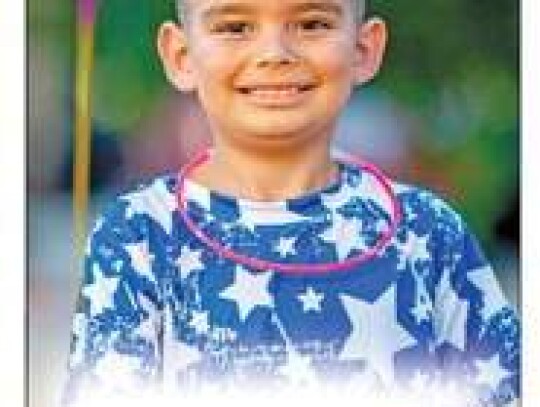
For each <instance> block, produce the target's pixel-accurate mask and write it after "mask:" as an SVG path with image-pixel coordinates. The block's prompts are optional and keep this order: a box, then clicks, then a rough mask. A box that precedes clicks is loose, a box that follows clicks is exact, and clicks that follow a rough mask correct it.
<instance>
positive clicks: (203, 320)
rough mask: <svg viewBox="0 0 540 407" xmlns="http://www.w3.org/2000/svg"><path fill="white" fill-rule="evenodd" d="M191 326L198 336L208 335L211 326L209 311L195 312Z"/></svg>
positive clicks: (190, 322)
mask: <svg viewBox="0 0 540 407" xmlns="http://www.w3.org/2000/svg"><path fill="white" fill-rule="evenodd" d="M189 326H190V327H191V328H193V329H194V330H195V333H196V334H197V335H204V334H206V333H208V330H209V329H210V325H209V324H208V311H193V313H192V316H191V320H190V321H189Z"/></svg>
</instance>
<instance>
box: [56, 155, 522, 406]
mask: <svg viewBox="0 0 540 407" xmlns="http://www.w3.org/2000/svg"><path fill="white" fill-rule="evenodd" d="M339 167H340V176H339V179H338V180H336V181H335V182H333V183H332V184H330V185H328V186H327V187H325V188H324V189H322V190H320V191H316V192H312V193H308V194H306V195H304V196H302V197H298V198H294V199H289V200H285V201H281V202H254V201H249V200H246V199H236V198H234V197H230V196H225V195H223V194H220V193H217V192H215V191H210V190H208V189H207V188H205V187H204V186H202V185H198V184H196V183H194V182H193V181H191V180H187V181H186V191H185V193H186V197H187V203H188V208H187V211H188V214H189V216H190V217H191V219H192V220H193V221H194V222H195V223H196V224H197V226H198V227H199V228H200V229H201V230H203V231H204V232H205V233H206V234H207V235H209V236H212V237H213V238H214V239H216V240H218V241H219V242H220V244H222V245H223V246H224V247H227V248H229V249H232V250H234V251H236V252H238V253H241V254H243V255H246V256H252V257H256V258H259V259H263V260H267V261H271V262H274V263H276V262H277V263H290V264H293V263H302V264H319V263H329V262H341V261H343V260H346V259H350V258H352V257H354V256H358V255H360V254H362V253H363V252H364V251H366V250H370V249H371V248H373V247H374V245H376V244H377V243H378V242H379V240H380V238H381V236H382V235H381V234H382V233H384V231H385V230H386V229H387V228H388V226H389V224H390V222H391V220H392V214H391V211H392V207H391V204H392V201H391V200H389V199H388V193H387V192H385V191H384V190H382V189H381V188H380V184H378V182H377V180H376V179H375V177H374V176H373V175H372V174H371V173H370V172H367V171H364V170H362V169H360V168H357V167H355V166H352V165H350V164H345V163H339ZM177 187H178V181H177V177H176V176H174V175H165V176H162V177H158V178H156V179H155V180H153V182H152V183H150V184H148V185H146V186H143V187H141V188H139V189H138V190H136V191H134V192H131V193H128V194H125V195H122V196H120V197H119V198H118V199H117V200H116V201H115V202H114V203H113V204H112V205H111V206H110V207H109V208H108V210H107V211H106V212H105V213H104V215H103V216H102V217H101V218H100V219H99V220H98V221H97V223H96V226H95V228H94V230H93V232H92V235H91V238H90V240H89V244H88V248H87V253H86V258H85V273H84V278H83V281H82V287H81V291H80V298H79V302H78V306H77V310H76V313H75V316H74V324H73V330H72V350H71V357H70V370H69V379H68V383H67V385H66V391H65V394H64V395H65V397H64V402H65V404H69V403H74V402H75V401H76V400H78V399H79V400H80V399H82V398H85V397H89V395H90V394H93V393H92V392H93V389H98V388H106V389H109V390H112V391H120V392H139V391H142V389H144V388H147V387H152V388H154V387H156V386H158V387H160V388H168V389H176V390H179V391H190V390H194V389H203V388H204V387H205V386H241V387H242V388H248V387H249V386H252V385H256V384H260V383H264V387H265V388H275V389H281V388H284V387H286V386H289V385H300V386H302V385H305V386H308V385H311V384H314V385H317V386H320V385H321V383H323V384H324V385H335V386H353V387H358V388H369V389H370V391H372V390H373V391H375V390H376V391H385V390H388V389H393V388H404V389H411V390H414V389H416V390H418V389H424V390H425V389H429V388H430V386H431V388H440V387H437V386H442V385H444V386H446V388H448V386H449V385H450V384H452V383H453V384H454V385H457V386H460V387H459V389H461V391H463V389H464V388H465V387H463V386H466V388H467V389H468V390H469V393H470V394H473V397H474V398H475V399H476V400H478V401H479V402H482V403H484V404H482V405H493V406H499V405H507V404H508V403H510V402H511V401H512V400H515V399H516V398H517V397H518V396H519V394H518V392H519V359H520V358H519V343H520V339H519V338H520V334H519V323H518V318H517V316H516V313H515V311H514V310H513V308H512V306H511V305H510V304H509V303H508V302H507V300H506V299H505V297H504V295H503V294H502V292H501V289H500V287H499V285H498V283H497V281H496V279H495V276H494V273H493V270H492V269H491V267H490V266H489V264H488V263H487V261H486V259H485V257H484V256H483V254H482V253H481V251H480V249H479V247H478V244H477V242H476V240H475V238H474V236H473V235H472V234H471V233H470V232H469V230H468V229H467V227H466V225H465V224H464V222H463V221H462V219H461V218H460V216H459V215H458V214H456V212H454V211H453V210H452V209H451V208H450V207H449V206H447V205H446V204H445V203H444V202H443V201H442V200H441V199H440V198H438V197H437V196H435V195H434V194H432V193H430V192H428V191H425V190H422V189H419V188H416V187H411V186H405V185H402V184H398V183H392V189H393V194H394V195H395V198H396V202H397V203H398V205H399V206H400V209H401V212H402V214H403V216H402V219H401V220H400V222H399V224H398V226H397V230H396V231H395V234H394V235H393V236H392V239H391V240H390V242H389V243H388V244H387V245H386V246H385V247H383V248H382V250H380V252H379V253H378V255H377V256H375V257H374V258H372V259H371V260H369V261H367V262H365V263H362V264H360V265H358V266H355V267H353V268H351V269H348V270H344V271H328V272H316V273H310V272H309V271H305V272H302V273H287V272H283V271H277V270H256V269H253V268H251V267H250V266H247V265H246V264H238V263H235V262H234V261H232V260H230V259H228V258H224V257H222V256H221V255H220V254H219V253H216V252H215V251H213V250H212V249H210V248H209V247H207V246H206V245H205V244H204V243H203V242H202V241H200V240H199V239H198V237H197V236H195V235H193V234H192V233H191V232H190V231H189V229H188V228H187V227H186V225H185V223H184V221H183V219H182V217H181V216H180V213H179V211H178V200H177ZM255 387H256V386H255Z"/></svg>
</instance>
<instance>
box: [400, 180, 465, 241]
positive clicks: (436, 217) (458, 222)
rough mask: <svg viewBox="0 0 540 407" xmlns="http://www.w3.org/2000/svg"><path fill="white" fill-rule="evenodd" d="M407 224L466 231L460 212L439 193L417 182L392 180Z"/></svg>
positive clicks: (459, 231)
mask: <svg viewBox="0 0 540 407" xmlns="http://www.w3.org/2000/svg"><path fill="white" fill-rule="evenodd" d="M392 188H393V192H394V194H395V196H396V198H397V202H398V203H399V205H400V211H401V215H402V219H403V223H404V225H405V226H409V227H411V225H414V226H415V228H417V229H422V230H426V231H434V230H435V229H441V230H444V231H447V232H453V233H455V234H461V233H463V232H464V229H465V228H466V227H465V222H464V220H463V218H462V216H461V215H460V213H459V212H458V211H457V210H456V209H455V208H454V207H453V206H452V205H451V204H450V203H449V202H448V201H447V200H446V198H443V197H442V196H441V195H440V194H439V193H437V192H435V191H433V190H431V189H429V188H426V187H424V186H419V185H415V184H408V183H403V182H398V181H393V182H392Z"/></svg>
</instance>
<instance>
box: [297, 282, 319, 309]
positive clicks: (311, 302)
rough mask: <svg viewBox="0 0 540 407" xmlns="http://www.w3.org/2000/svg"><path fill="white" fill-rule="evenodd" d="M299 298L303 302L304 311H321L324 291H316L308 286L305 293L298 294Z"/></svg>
mask: <svg viewBox="0 0 540 407" xmlns="http://www.w3.org/2000/svg"><path fill="white" fill-rule="evenodd" d="M298 299H299V300H300V301H301V302H302V307H303V310H304V312H308V311H316V312H320V311H321V302H322V300H323V299H324V294H323V293H316V292H315V291H314V290H313V288H312V287H308V289H307V291H306V292H305V294H300V295H298Z"/></svg>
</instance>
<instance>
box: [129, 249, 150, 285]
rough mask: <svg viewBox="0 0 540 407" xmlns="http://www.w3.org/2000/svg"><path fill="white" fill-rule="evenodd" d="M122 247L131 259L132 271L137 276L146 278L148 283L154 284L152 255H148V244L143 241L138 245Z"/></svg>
mask: <svg viewBox="0 0 540 407" xmlns="http://www.w3.org/2000/svg"><path fill="white" fill-rule="evenodd" d="M124 247H125V249H126V251H127V252H128V254H129V257H130V259H131V266H132V267H133V270H134V271H135V272H136V273H137V274H139V275H141V276H143V277H146V278H147V279H148V280H149V281H151V282H153V283H156V277H155V276H154V273H152V261H153V260H154V255H153V254H150V252H149V250H148V242H147V241H146V240H144V241H142V242H139V243H132V244H126V245H125V246H124Z"/></svg>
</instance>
